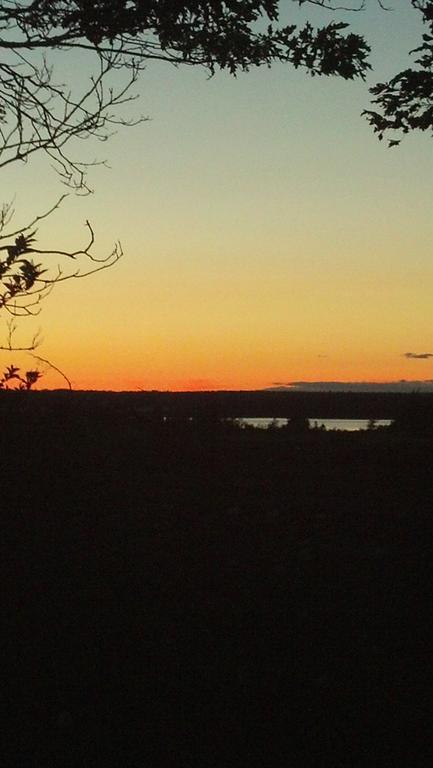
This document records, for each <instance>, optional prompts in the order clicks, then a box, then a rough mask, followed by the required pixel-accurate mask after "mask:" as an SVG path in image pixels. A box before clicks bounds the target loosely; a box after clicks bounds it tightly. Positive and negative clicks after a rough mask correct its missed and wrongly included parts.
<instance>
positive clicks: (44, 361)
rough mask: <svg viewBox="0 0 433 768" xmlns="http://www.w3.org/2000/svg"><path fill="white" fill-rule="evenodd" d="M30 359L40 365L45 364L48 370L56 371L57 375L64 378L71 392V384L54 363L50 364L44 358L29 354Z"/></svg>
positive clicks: (49, 361)
mask: <svg viewBox="0 0 433 768" xmlns="http://www.w3.org/2000/svg"><path fill="white" fill-rule="evenodd" d="M31 357H33V358H34V360H38V361H39V362H40V363H45V364H46V365H48V367H49V368H52V370H53V371H56V373H59V374H60V376H62V377H63V378H64V380H65V381H66V383H67V385H68V389H69V390H70V391H72V383H71V381H70V379H68V377H67V376H66V373H64V372H63V371H62V370H61V369H60V368H58V367H57V365H54V363H52V362H51V360H48V359H47V358H46V357H41V356H40V355H35V354H34V353H31Z"/></svg>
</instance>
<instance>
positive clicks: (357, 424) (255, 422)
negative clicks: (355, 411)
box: [236, 418, 392, 432]
mask: <svg viewBox="0 0 433 768" xmlns="http://www.w3.org/2000/svg"><path fill="white" fill-rule="evenodd" d="M236 421H237V422H238V423H240V424H245V425H248V426H252V427H259V428H260V429H267V428H268V427H269V425H270V424H273V425H274V426H275V427H284V426H285V425H286V424H287V419H266V418H257V419H254V418H246V419H236ZM308 421H309V424H310V427H317V428H319V429H320V428H321V427H323V428H324V429H327V430H330V429H338V430H344V431H345V432H358V431H359V430H360V429H367V426H368V423H369V420H368V419H308ZM391 423H392V421H391V419H376V420H375V422H374V424H375V425H376V426H377V427H389V425H390V424H391Z"/></svg>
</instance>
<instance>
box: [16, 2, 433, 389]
mask: <svg viewBox="0 0 433 768" xmlns="http://www.w3.org/2000/svg"><path fill="white" fill-rule="evenodd" d="M393 7H394V10H393V11H392V12H391V11H390V12H385V11H382V10H380V8H379V7H378V5H376V4H372V5H371V6H370V7H369V9H368V10H367V11H365V12H364V13H362V14H361V13H360V14H356V15H352V16H351V17H350V18H351V20H353V24H354V26H355V28H356V29H357V30H360V31H363V32H365V33H366V35H367V36H368V38H369V40H370V41H371V44H372V46H373V54H372V58H371V61H372V64H373V65H374V67H375V71H374V72H373V73H372V75H371V77H370V79H369V81H370V82H371V83H374V82H376V81H377V80H381V79H385V78H386V77H388V76H392V75H393V74H395V73H396V71H398V70H399V69H401V68H402V67H404V66H406V65H407V63H408V57H407V53H406V52H407V51H408V50H409V49H410V48H411V47H413V46H414V45H416V44H417V43H418V41H419V35H420V29H421V27H420V24H419V18H418V14H417V13H416V12H415V11H413V10H412V9H411V8H410V7H409V4H408V3H407V2H405V0H400V1H397V0H395V2H394V3H393ZM290 13H291V14H292V15H294V16H296V17H302V16H303V15H304V16H305V15H308V16H309V17H311V16H312V15H314V17H315V18H317V19H318V21H319V23H320V22H322V21H323V20H324V18H328V15H327V14H326V12H323V11H322V12H320V11H317V10H316V11H314V13H313V12H312V11H311V9H309V10H305V9H303V10H301V11H299V10H297V9H296V6H294V7H293V11H292V9H290ZM67 66H68V68H69V61H68V64H67ZM72 70H73V71H74V72H75V77H76V78H77V79H78V78H79V77H80V76H81V77H82V76H83V72H84V71H85V66H84V62H82V63H81V64H80V62H78V63H77V64H76V66H75V68H73V67H70V69H68V71H72ZM138 90H139V92H140V95H141V98H140V101H139V102H135V104H134V105H133V107H132V108H131V114H133V113H135V114H140V113H141V114H146V115H149V117H150V118H151V119H150V120H149V122H146V123H144V124H142V125H140V126H138V127H136V128H131V129H125V130H122V131H120V132H119V134H118V135H117V136H114V137H113V138H112V139H110V141H109V142H107V143H104V144H99V143H97V142H95V141H89V142H88V143H87V144H86V145H84V144H83V143H81V144H80V145H79V146H78V148H77V154H78V156H79V157H80V158H83V157H86V158H93V157H99V158H102V159H103V158H106V159H107V161H108V163H109V165H110V166H111V168H110V169H106V168H98V169H95V170H94V171H93V172H92V174H91V177H90V181H91V183H92V185H93V187H94V189H95V193H94V194H93V195H92V196H91V197H86V198H74V197H70V198H69V199H68V200H67V201H65V202H64V204H63V206H62V208H61V209H60V210H59V211H58V212H56V214H55V215H53V216H52V217H51V218H50V219H49V220H48V221H47V222H45V223H44V225H43V226H41V227H40V231H39V242H40V245H41V247H48V246H51V245H52V244H53V243H58V245H59V247H61V248H75V247H77V246H79V245H80V244H81V243H82V242H84V241H85V238H86V232H85V229H84V220H85V219H86V218H89V219H90V220H91V222H92V225H93V227H94V229H95V233H96V238H97V242H96V248H95V253H96V254H97V255H103V254H104V253H106V252H107V251H108V250H109V249H110V248H111V245H112V243H113V242H114V241H115V240H117V239H120V240H121V242H122V245H123V249H124V257H123V259H122V260H121V262H119V263H118V264H117V266H115V267H114V268H113V269H111V270H108V271H106V272H105V273H101V274H99V275H98V276H95V277H93V278H90V279H87V280H81V281H76V282H75V283H72V282H68V283H65V284H64V285H63V286H60V287H58V288H57V290H56V291H55V292H54V293H53V294H52V295H51V296H50V297H49V298H48V299H47V301H46V302H45V305H44V308H43V311H42V313H41V315H40V316H39V317H38V318H36V319H34V320H23V321H20V323H19V327H18V331H17V334H16V342H17V343H18V342H24V341H26V340H27V339H28V337H29V336H31V334H32V333H33V331H34V330H35V329H36V328H41V330H42V335H43V338H44V342H43V344H42V346H41V347H40V350H39V353H40V354H41V355H42V356H44V357H48V358H50V359H51V360H52V361H53V362H54V363H55V364H56V365H57V366H59V367H60V368H62V369H63V370H64V371H65V372H66V373H67V375H68V377H69V378H70V379H71V380H72V382H73V384H74V387H76V388H97V389H133V390H134V389H137V388H143V389H151V388H155V389H185V388H186V389H190V388H192V389H202V388H205V389H207V388H211V389H212V388H234V389H249V388H261V387H266V386H269V385H270V384H272V382H275V381H291V380H303V381H314V380H320V381H324V380H325V381H326V380H337V381H338V380H341V381H360V380H362V381H394V380H398V379H401V378H405V379H424V378H433V360H432V359H431V358H425V359H414V358H408V357H404V353H406V352H408V351H411V352H415V353H426V352H428V353H431V352H433V332H432V328H433V324H432V319H433V318H432V306H433V302H432V298H433V258H432V255H433V254H432V242H433V217H432V196H431V179H432V175H433V174H432V171H433V153H432V149H433V143H432V139H430V138H428V137H427V136H413V137H409V138H408V139H406V140H405V141H404V142H403V143H402V145H401V146H400V147H398V148H396V149H391V150H389V149H387V147H386V145H385V143H382V144H381V143H380V142H379V141H378V140H377V139H376V138H375V137H374V136H373V134H372V132H371V129H370V127H369V126H368V125H367V123H366V122H365V120H364V119H363V118H361V117H360V113H361V111H362V109H363V108H365V107H368V104H369V98H368V92H367V85H366V84H365V83H362V82H355V83H350V82H349V83H346V82H343V81H340V80H338V79H332V80H331V79H324V78H314V79H312V78H310V77H309V76H307V75H306V74H305V73H303V72H295V71H293V70H292V69H290V67H285V66H283V65H276V66H274V67H273V68H271V69H266V68H262V69H257V70H253V71H251V72H250V73H248V74H242V75H239V76H238V77H237V78H236V79H234V78H231V77H230V76H228V75H226V74H221V73H219V74H216V75H215V77H214V78H212V79H210V80H209V79H207V75H206V73H205V72H204V71H201V70H198V69H197V70H194V69H184V70H176V69H174V68H171V67H169V66H168V65H162V64H152V65H149V67H148V68H147V70H146V72H144V73H143V75H142V77H141V79H140V82H139V87H138ZM2 173H3V186H2V190H3V199H4V200H10V199H11V198H12V197H13V196H14V197H15V208H16V211H17V213H16V221H15V223H16V224H17V225H18V224H20V222H25V221H28V219H29V218H30V217H32V216H33V215H34V214H35V213H40V212H42V211H43V210H44V209H46V208H48V207H50V205H51V204H52V203H53V201H54V200H55V199H56V198H57V197H58V196H59V194H61V192H62V188H61V186H60V184H59V181H58V179H57V178H56V176H55V174H54V172H53V171H52V170H51V169H50V167H49V164H48V162H47V160H46V159H44V158H42V157H41V158H38V159H35V160H33V161H32V162H30V163H29V164H27V165H25V166H22V167H18V166H15V167H11V168H10V170H8V171H7V172H5V171H2ZM3 328H4V323H3ZM4 360H5V362H7V363H10V362H12V358H11V356H10V355H9V356H7V353H5V355H4ZM13 361H14V362H17V363H21V364H22V365H28V364H29V361H28V360H27V359H26V358H25V357H24V358H19V356H18V355H17V354H15V355H14V356H13ZM42 386H53V387H56V386H63V382H62V380H61V379H60V378H59V377H58V376H57V375H55V374H54V373H53V374H49V375H47V376H46V377H45V378H44V379H43V380H42Z"/></svg>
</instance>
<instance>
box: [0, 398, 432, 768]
mask: <svg viewBox="0 0 433 768" xmlns="http://www.w3.org/2000/svg"><path fill="white" fill-rule="evenodd" d="M35 394H36V393H35ZM2 395H3V396H2V397H1V398H0V420H1V421H0V424H1V431H0V448H1V463H2V483H1V497H0V499H1V526H0V547H1V562H0V576H1V590H2V617H3V631H2V643H3V648H2V652H1V662H2V668H3V676H2V681H1V687H0V705H1V711H2V718H1V732H2V746H1V748H0V749H1V751H2V754H1V759H0V765H1V766H2V768H9V766H18V767H19V768H21V767H22V768H26V767H27V766H37V767H38V768H39V766H41V767H42V766H43V767H44V768H45V766H51V765H60V766H72V765H79V766H83V768H84V767H87V766H89V768H90V767H92V768H94V767H98V768H99V766H101V768H106V767H107V768H108V767H109V766H134V767H135V766H136V767H137V768H147V767H149V768H154V766H155V767H156V766H161V767H162V768H164V767H165V766H170V767H173V768H196V767H197V768H207V767H208V766H212V768H225V766H231V765H236V766H241V767H243V766H245V768H255V767H256V766H263V768H273V766H279V765H282V766H317V767H318V768H319V767H320V768H322V767H323V768H325V767H326V768H328V766H329V768H331V767H332V768H338V766H348V767H350V768H355V767H358V766H393V767H394V766H400V765H401V766H410V767H411V768H412V766H429V765H431V764H432V759H433V737H432V733H433V729H432V724H433V718H432V713H433V674H432V673H433V665H432V661H431V658H432V640H433V622H432V597H433V595H432V566H431V560H432V541H433V536H432V534H433V530H432V529H433V524H432V508H433V504H432V500H433V471H432V469H433V436H432V437H430V436H429V434H428V430H424V432H423V430H422V429H419V428H415V429H413V430H412V432H411V430H410V429H407V428H406V429H401V430H398V429H395V430H394V431H392V430H391V431H388V432H387V431H380V430H379V431H377V432H370V433H366V434H344V433H340V434H323V433H320V432H314V433H312V432H310V433H308V432H305V433H304V432H302V430H296V429H293V430H290V429H287V430H286V431H268V432H263V431H258V430H257V431H250V430H239V429H237V428H235V427H234V426H233V425H230V424H228V423H226V424H218V423H217V422H216V421H214V420H212V418H211V417H209V415H208V416H207V417H206V418H205V417H203V418H201V419H197V420H194V421H192V422H191V421H186V420H183V419H181V418H178V419H172V420H168V421H165V422H164V421H162V420H161V418H160V414H159V415H158V413H155V414H153V415H152V413H147V412H145V410H143V409H140V408H123V409H117V410H116V409H110V408H106V407H102V406H101V407H99V406H98V402H97V400H94V401H92V403H91V405H90V406H89V404H88V403H87V401H84V399H83V401H82V403H81V405H80V401H79V399H77V398H76V397H75V400H71V401H68V400H67V397H66V395H65V396H64V398H63V399H57V400H56V399H55V398H52V399H51V400H50V398H49V397H48V396H46V397H45V398H43V399H38V398H37V397H33V396H32V393H30V394H29V395H25V396H24V397H21V396H18V397H15V395H14V393H2ZM32 398H33V399H32ZM85 402H86V403H87V405H83V403H85ZM314 415H320V414H314ZM377 416H378V417H380V414H377Z"/></svg>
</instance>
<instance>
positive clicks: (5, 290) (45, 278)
mask: <svg viewBox="0 0 433 768" xmlns="http://www.w3.org/2000/svg"><path fill="white" fill-rule="evenodd" d="M64 197H65V196H64V195H63V196H62V197H61V198H59V200H58V201H57V202H56V203H55V204H54V205H53V206H52V207H51V208H50V209H49V210H48V211H46V212H45V213H43V214H40V215H38V216H36V217H35V218H34V219H33V220H32V221H31V222H30V223H29V224H26V225H24V226H22V227H20V228H19V229H14V230H13V231H11V232H5V233H3V232H0V240H1V241H4V240H9V241H12V242H9V243H7V244H4V245H0V311H1V310H4V311H5V312H7V313H9V314H10V315H12V316H13V317H23V316H29V315H36V314H38V313H39V311H40V308H41V302H42V300H43V299H44V298H46V297H47V296H48V294H49V293H50V292H51V290H53V288H54V287H55V285H56V284H57V283H60V282H65V281H66V280H71V279H76V278H81V277H89V276H90V275H93V274H95V273H97V272H100V271H101V270H103V269H107V268H109V267H112V266H114V264H115V263H116V262H117V261H118V260H119V259H120V258H121V257H122V255H123V251H122V246H121V244H120V243H119V242H117V243H115V245H114V247H113V249H112V251H111V252H110V253H109V254H108V255H107V256H103V257H99V258H98V257H97V256H95V255H94V254H93V253H92V248H93V246H94V243H95V235H94V232H93V229H92V226H91V224H90V222H89V221H86V223H85V226H86V229H87V230H88V239H87V242H86V243H85V245H84V246H83V247H81V248H77V249H75V250H71V251H65V250H62V249H60V248H56V247H52V248H38V247H36V237H35V236H36V234H37V230H36V229H35V228H34V226H35V224H36V223H38V222H40V221H41V220H43V219H46V218H47V217H48V216H49V215H50V214H51V213H53V211H55V210H56V209H57V208H58V207H59V205H60V204H61V202H62V201H63V199H64ZM2 211H3V218H1V217H0V222H1V221H3V228H4V227H5V225H7V223H9V221H10V218H11V215H12V214H13V211H12V210H11V208H10V207H8V206H3V209H2ZM2 254H5V256H4V257H3V255H2ZM33 256H37V257H38V261H37V262H36V261H34V260H33V258H32V257H33ZM51 256H57V257H62V258H63V259H71V260H73V261H77V260H78V258H79V257H81V260H82V259H84V261H85V263H90V264H91V266H90V268H86V267H83V266H82V265H80V266H78V267H77V268H76V269H72V270H65V268H64V267H63V266H61V265H59V264H58V263H57V266H56V267H53V266H51V264H50V261H48V258H47V257H51ZM9 348H10V347H9Z"/></svg>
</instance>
